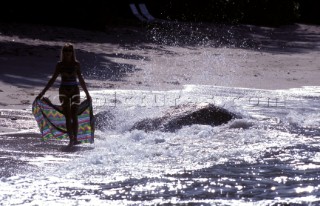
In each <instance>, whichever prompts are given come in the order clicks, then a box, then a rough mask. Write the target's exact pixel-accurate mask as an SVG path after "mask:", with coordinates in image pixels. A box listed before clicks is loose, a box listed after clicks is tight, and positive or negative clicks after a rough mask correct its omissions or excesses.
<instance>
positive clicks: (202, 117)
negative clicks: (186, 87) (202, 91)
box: [131, 104, 240, 132]
mask: <svg viewBox="0 0 320 206" xmlns="http://www.w3.org/2000/svg"><path fill="white" fill-rule="evenodd" d="M235 118H240V117H238V116H237V115H236V114H233V113H231V112H230V111H228V110H226V109H224V108H221V107H217V106H215V105H213V104H206V105H180V106H178V107H174V108H172V109H171V110H170V111H168V113H167V114H165V115H164V116H163V117H158V118H153V119H151V118H147V119H144V120H142V121H139V122H137V123H135V124H134V125H133V126H132V128H131V130H134V129H137V130H144V131H146V132H147V131H153V130H160V131H166V132H174V131H175V130H177V129H181V128H182V127H183V126H186V125H193V124H202V125H211V126H217V125H222V124H225V123H227V122H229V121H230V120H232V119H235Z"/></svg>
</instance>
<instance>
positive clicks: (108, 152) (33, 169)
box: [0, 85, 320, 206]
mask: <svg viewBox="0 0 320 206" xmlns="http://www.w3.org/2000/svg"><path fill="white" fill-rule="evenodd" d="M91 95H92V98H93V106H94V113H95V114H98V113H99V114H100V115H102V117H103V118H102V120H101V119H100V120H99V121H100V122H99V125H100V126H99V129H97V130H96V132H95V134H96V138H95V143H94V144H83V145H80V146H77V147H76V149H74V150H73V151H65V150H63V149H62V148H63V147H64V146H65V145H67V141H65V142H64V141H55V140H52V141H49V142H46V143H43V142H40V140H38V139H37V138H38V137H39V136H38V135H37V134H38V133H39V131H38V128H37V125H36V123H35V120H34V119H32V115H31V112H30V111H31V109H30V111H29V110H28V111H25V113H28V114H29V117H30V118H29V119H28V118H26V119H25V120H24V121H23V123H21V124H24V126H23V127H22V126H21V128H22V129H21V130H20V134H23V133H26V134H27V135H25V136H23V135H21V136H19V138H22V139H24V141H23V142H25V145H26V146H23V145H20V146H19V145H16V146H8V145H9V143H8V145H5V144H2V145H0V151H1V154H3V155H2V156H1V157H0V158H1V159H2V160H1V159H0V160H1V161H2V163H1V166H2V170H5V169H6V167H8V166H7V165H10V164H11V165H12V164H13V163H12V162H14V164H17V165H19V162H21V164H23V166H19V167H18V166H12V168H16V169H17V170H18V172H17V171H15V172H14V173H10V174H7V175H4V176H3V177H0V205H49V204H50V205H237V206H238V205H254V206H256V205H320V188H319V187H320V186H319V185H320V142H319V140H320V103H319V99H320V87H303V88H297V89H289V90H259V89H247V88H229V87H216V86H206V85H185V86H184V89H181V90H172V91H147V90H99V91H92V92H91ZM208 103H212V104H215V105H217V106H221V107H223V108H225V109H227V110H229V111H230V112H233V113H236V114H238V115H239V116H240V117H241V118H237V119H234V120H231V121H230V122H228V123H227V124H223V125H220V126H209V125H198V124H194V125H190V126H184V127H183V128H181V129H180V130H177V131H176V132H162V131H157V130H156V131H152V132H144V131H141V130H130V128H131V127H132V125H133V124H134V123H136V122H138V121H140V120H142V119H144V118H153V117H159V116H163V115H164V114H165V113H166V112H168V111H169V110H170V109H171V108H173V107H174V106H177V105H198V104H208ZM2 112H5V111H4V110H3V111H2ZM7 112H8V113H9V112H10V111H7ZM11 112H13V111H11ZM25 116H26V115H25ZM2 135H5V137H6V138H9V139H10V138H12V139H15V138H16V139H17V138H18V137H17V135H18V134H17V133H16V132H14V133H7V134H2ZM28 139H30V140H28ZM28 141H29V142H28ZM30 142H31V143H30ZM8 159H10V161H11V162H10V161H7V162H6V160H8ZM10 168H11V167H10Z"/></svg>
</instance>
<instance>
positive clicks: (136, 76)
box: [0, 23, 320, 131]
mask: <svg viewBox="0 0 320 206" xmlns="http://www.w3.org/2000/svg"><path fill="white" fill-rule="evenodd" d="M177 26H178V28H173V27H172V28H171V27H166V28H158V27H156V26H155V27H154V28H151V29H146V28H143V27H138V26H137V27H118V28H107V30H106V32H97V31H86V30H80V29H75V28H66V27H54V26H43V25H30V24H12V25H11V24H5V23H0V46H1V47H0V54H1V57H0V68H1V70H0V107H1V109H16V110H21V111H28V110H30V108H31V104H32V102H33V100H34V99H35V97H36V96H37V94H38V93H39V92H40V91H41V90H42V89H43V88H44V86H45V85H46V83H47V82H48V80H49V78H50V77H51V75H52V74H53V70H54V66H55V64H56V62H57V61H58V60H59V52H60V49H61V46H62V45H63V43H65V42H72V43H73V44H74V45H75V49H76V52H77V53H76V54H77V58H78V60H79V61H80V64H81V67H82V71H83V74H84V78H85V81H86V83H87V87H88V90H89V92H90V91H94V90H108V89H110V90H114V89H115V90H117V89H119V90H121V89H128V90H150V91H152V90H154V91H156V90H161V91H168V90H180V89H181V90H182V89H183V88H184V85H190V84H194V85H212V86H221V87H232V88H233V87H234V88H255V89H267V90H279V89H290V88H302V87H303V86H318V85H320V84H319V79H320V66H319V65H320V59H319V58H318V57H319V55H320V43H319V42H320V26H316V25H304V24H294V25H288V26H282V27H279V28H268V27H258V26H252V25H239V26H228V25H214V24H185V23H181V25H177ZM190 26H193V27H192V29H191V27H190ZM161 29H162V30H161ZM175 29H176V30H175ZM175 32H176V33H175ZM173 34H176V36H175V35H173ZM58 84H59V81H57V82H56V83H55V84H54V85H53V86H52V87H51V88H50V89H49V91H48V92H47V93H46V95H55V94H57V90H58ZM2 116H3V115H2ZM2 119H5V117H2ZM0 120H1V118H0ZM31 121H32V117H31ZM11 127H13V130H18V131H19V130H20V128H19V127H18V126H15V125H14V124H12V125H11ZM1 130H5V128H4V127H3V125H2V126H1ZM8 130H10V131H12V129H10V128H9V127H8Z"/></svg>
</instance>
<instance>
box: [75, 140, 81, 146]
mask: <svg viewBox="0 0 320 206" xmlns="http://www.w3.org/2000/svg"><path fill="white" fill-rule="evenodd" d="M78 144H81V141H79V140H74V142H73V145H78Z"/></svg>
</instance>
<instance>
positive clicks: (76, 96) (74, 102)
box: [71, 87, 80, 144]
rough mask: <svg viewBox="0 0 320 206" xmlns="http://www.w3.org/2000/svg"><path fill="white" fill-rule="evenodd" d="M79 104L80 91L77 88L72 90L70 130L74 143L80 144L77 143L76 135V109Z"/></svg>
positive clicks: (77, 124) (77, 126)
mask: <svg viewBox="0 0 320 206" xmlns="http://www.w3.org/2000/svg"><path fill="white" fill-rule="evenodd" d="M79 104H80V90H79V88H78V87H76V88H74V94H73V96H72V98H71V118H72V130H73V135H74V141H75V143H76V144H77V143H80V142H78V141H77V135H78V128H79V123H78V108H79Z"/></svg>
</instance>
